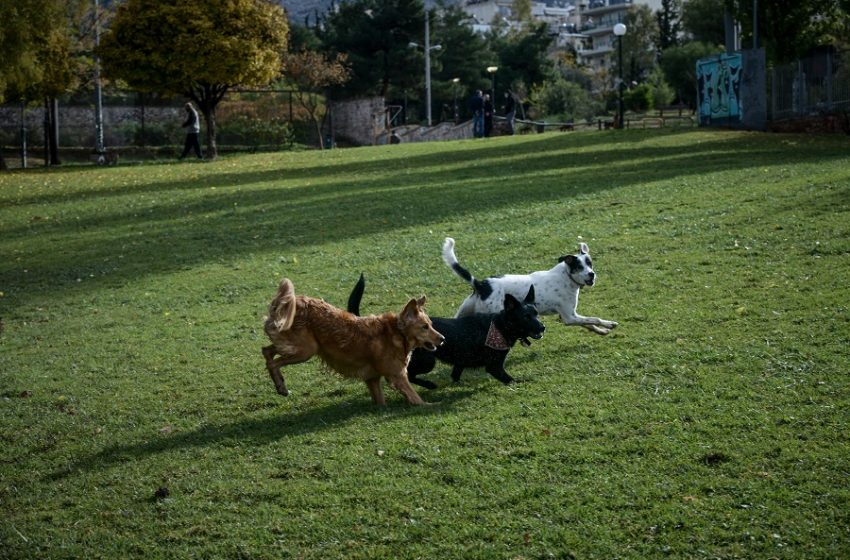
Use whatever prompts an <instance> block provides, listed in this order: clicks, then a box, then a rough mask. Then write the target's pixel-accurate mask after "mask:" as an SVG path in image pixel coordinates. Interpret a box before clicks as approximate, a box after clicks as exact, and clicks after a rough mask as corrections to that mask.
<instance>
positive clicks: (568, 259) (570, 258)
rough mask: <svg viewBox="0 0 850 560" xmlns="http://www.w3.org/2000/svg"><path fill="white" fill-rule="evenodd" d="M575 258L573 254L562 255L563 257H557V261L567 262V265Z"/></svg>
mask: <svg viewBox="0 0 850 560" xmlns="http://www.w3.org/2000/svg"><path fill="white" fill-rule="evenodd" d="M575 260H576V256H575V255H564V256H563V257H560V258H559V259H558V262H559V263H567V265H568V266H569V265H572V264H573V262H574V261H575Z"/></svg>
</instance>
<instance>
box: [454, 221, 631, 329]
mask: <svg viewBox="0 0 850 560" xmlns="http://www.w3.org/2000/svg"><path fill="white" fill-rule="evenodd" d="M443 260H444V261H446V264H447V265H449V266H450V267H451V269H452V270H453V271H454V272H455V274H457V275H458V276H460V277H461V278H462V279H463V280H465V281H466V282H468V283H469V284H470V285H471V286H472V290H473V292H472V294H471V295H470V296H469V297H467V298H466V299H465V300H464V301H463V303H462V304H461V305H460V308H459V309H458V310H457V315H456V317H464V316H466V315H472V314H473V313H499V312H500V311H501V310H502V302H503V301H504V300H505V294H506V293H507V294H511V295H512V296H514V297H516V298H519V299H520V300H521V299H522V298H523V297H524V296H525V294H527V293H528V289H529V288H530V287H531V286H532V285H533V286H534V293H535V300H534V302H535V305H536V306H537V311H538V312H539V313H540V314H541V315H559V316H560V317H561V321H563V323H564V324H565V325H578V326H581V327H584V328H586V329H588V330H590V331H593V332H595V333H596V334H602V335H605V334H608V333H609V332H611V329H613V328H615V327H616V326H617V324H618V323H617V322H615V321H608V320H606V319H600V318H599V317H585V316H583V315H579V314H578V313H576V308H577V307H578V294H579V291H580V290H581V289H582V288H583V287H585V286H593V285H594V284H595V283H596V273H595V272H593V266H592V265H593V263H592V262H591V260H590V251H589V250H588V248H587V244H586V243H582V244H581V245H580V250H579V253H578V254H577V255H566V256H563V257H561V258H559V259H558V264H557V265H555V267H554V268H551V269H549V270H538V271H537V272H532V273H530V274H505V275H502V276H490V277H488V278H485V279H484V280H477V279H475V277H474V276H472V274H470V273H469V271H468V270H466V269H465V268H464V267H462V266H461V265H460V263H458V262H457V257H456V256H455V240H454V239H452V238H451V237H446V240H445V242H444V243H443Z"/></svg>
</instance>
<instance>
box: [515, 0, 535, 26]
mask: <svg viewBox="0 0 850 560" xmlns="http://www.w3.org/2000/svg"><path fill="white" fill-rule="evenodd" d="M511 17H512V18H513V20H514V21H518V22H520V23H531V21H532V19H531V0H513V2H511Z"/></svg>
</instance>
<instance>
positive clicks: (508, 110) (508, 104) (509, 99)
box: [505, 90, 516, 135]
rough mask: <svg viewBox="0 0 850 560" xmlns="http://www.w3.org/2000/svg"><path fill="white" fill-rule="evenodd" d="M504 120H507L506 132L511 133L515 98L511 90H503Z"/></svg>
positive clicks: (514, 113) (513, 121)
mask: <svg viewBox="0 0 850 560" xmlns="http://www.w3.org/2000/svg"><path fill="white" fill-rule="evenodd" d="M505 122H507V129H508V134H511V135H513V134H514V123H515V122H516V99H515V98H514V94H513V92H512V91H511V90H508V91H506V92H505Z"/></svg>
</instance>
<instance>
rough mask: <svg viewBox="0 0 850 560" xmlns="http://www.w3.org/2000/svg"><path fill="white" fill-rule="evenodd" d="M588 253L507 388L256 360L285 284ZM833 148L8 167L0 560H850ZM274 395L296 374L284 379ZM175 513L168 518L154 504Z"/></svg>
mask: <svg viewBox="0 0 850 560" xmlns="http://www.w3.org/2000/svg"><path fill="white" fill-rule="evenodd" d="M446 235H451V236H453V237H455V238H456V239H457V253H458V257H459V259H460V261H461V263H463V264H464V265H466V266H467V267H468V268H470V270H471V271H472V272H473V273H474V274H476V275H478V276H486V275H489V274H498V273H506V272H525V271H530V270H537V269H543V268H549V267H551V266H553V265H554V264H555V262H556V259H557V257H558V256H560V255H562V254H566V253H570V252H574V251H575V250H576V248H577V246H578V243H579V242H581V241H585V242H586V243H588V244H589V246H590V251H591V254H592V256H593V257H594V265H595V266H594V268H595V269H596V272H597V273H598V275H599V284H598V285H597V286H596V287H594V288H592V289H589V290H585V291H584V292H583V295H582V299H581V302H580V304H579V311H580V312H582V313H583V314H586V315H598V316H602V317H604V318H607V319H612V320H616V321H619V323H620V327H619V328H618V329H617V330H616V331H615V332H614V333H612V334H611V335H610V336H608V337H600V336H596V335H594V334H591V333H589V332H587V331H585V330H583V329H579V328H576V327H564V326H563V325H561V324H559V323H558V322H557V321H556V319H555V318H554V317H546V318H544V322H545V323H546V324H547V326H548V329H547V332H546V336H544V338H543V339H542V340H541V341H539V342H537V343H535V344H534V345H533V346H532V347H531V348H529V349H526V348H517V349H516V350H515V351H514V352H512V354H511V356H510V358H509V362H508V371H509V372H510V373H511V374H512V375H513V376H514V377H515V378H517V379H518V380H520V381H521V383H517V384H515V385H512V386H503V385H502V384H501V383H498V382H496V381H495V380H493V379H492V378H490V376H489V375H487V374H486V373H485V372H483V371H469V372H466V373H465V374H464V377H463V379H462V380H461V382H460V383H458V384H452V383H451V381H450V378H449V376H448V372H449V368H448V367H438V369H437V370H436V371H435V372H434V373H433V374H431V375H430V376H429V378H430V379H432V380H434V381H436V382H437V383H438V384H439V385H440V387H439V388H438V389H436V390H433V391H427V390H422V391H420V393H421V394H422V395H423V397H424V398H425V399H426V400H427V401H430V402H432V403H437V404H434V405H432V406H428V407H411V406H409V405H407V404H406V402H405V401H404V400H403V398H401V396H400V395H398V394H397V393H396V392H394V391H391V390H390V391H388V392H387V396H388V406H386V407H385V408H377V407H375V406H373V405H372V404H371V401H370V399H369V396H368V392H367V391H366V388H365V386H364V385H363V384H362V383H355V382H351V381H346V380H342V379H340V378H339V377H337V376H335V375H333V374H328V373H327V372H325V371H323V370H322V368H321V367H320V365H319V364H318V363H317V362H309V363H307V364H302V365H299V366H293V367H291V368H288V370H286V372H288V373H287V383H288V385H289V388H290V389H291V391H292V395H290V396H289V397H281V396H279V395H277V394H276V393H275V392H274V388H273V385H272V383H271V380H270V379H269V377H268V374H267V373H266V372H265V369H264V367H263V360H262V357H261V355H260V351H259V349H260V347H261V346H262V345H264V344H265V343H266V339H265V335H264V334H263V332H262V320H263V316H264V313H265V310H266V306H267V305H268V302H269V300H270V299H271V297H272V295H273V294H274V291H275V289H276V286H277V283H278V281H279V280H280V278H281V277H282V276H284V275H285V276H288V277H289V278H291V279H292V280H293V282H294V283H295V287H296V289H297V290H298V291H299V292H301V293H305V294H309V295H313V296H318V297H322V298H324V299H326V300H327V301H330V302H332V303H336V304H340V305H342V304H344V302H345V300H346V298H347V296H348V293H349V291H350V289H351V287H352V286H353V284H354V282H355V281H356V279H357V276H358V274H359V273H360V272H364V273H365V274H366V277H367V281H368V285H367V290H366V296H365V297H364V300H363V310H364V311H365V312H379V311H385V310H400V309H401V307H402V306H403V304H404V303H405V302H406V301H407V299H408V298H409V297H412V296H418V295H420V294H423V293H424V294H427V295H428V297H429V304H428V309H429V311H430V313H431V314H433V315H438V316H447V315H451V314H453V312H454V310H455V309H456V308H457V306H458V305H459V303H460V302H461V300H462V299H463V298H464V297H465V296H466V295H467V293H468V287H467V286H466V285H464V284H463V283H462V282H461V281H460V280H459V279H458V278H457V277H455V276H454V275H453V274H452V273H451V272H450V271H449V270H448V269H447V268H446V267H445V265H444V264H443V262H442V260H441V258H440V246H441V243H442V240H443V238H444V237H445V236H446ZM848 271H850V141H848V139H847V137H810V136H783V135H766V134H756V133H743V132H720V131H714V132H712V131H694V130H690V131H680V132H669V131H666V132H665V131H610V132H593V133H574V134H558V133H552V134H545V135H537V136H523V137H516V138H497V139H492V140H487V141H463V142H453V143H434V144H419V145H399V146H391V147H379V148H364V149H351V150H333V151H327V152H324V153H319V152H306V153H282V154H260V155H245V156H238V157H226V158H222V159H220V160H218V161H216V162H213V163H207V164H196V163H185V164H149V165H138V166H120V167H114V168H92V167H79V168H67V169H58V170H50V171H31V172H26V173H21V172H12V173H5V174H0V317H2V324H3V327H4V328H3V330H2V334H0V450H1V451H0V557H3V558H21V559H23V558H252V559H253V558H257V559H260V558H269V559H271V558H275V559H279V558H311V559H327V558H387V559H396V558H425V559H430V558H444V559H449V558H452V559H453V558H464V559H465V558H482V559H485V558H486V559H491V558H506V559H522V558H528V559H531V558H600V559H611V558H668V557H669V558H789V559H792V558H793V559H799V558H842V557H843V558H847V557H850V507H848V504H850V429H848V428H850V408H849V407H850V378H848V363H850V344H848V343H850V313H848V305H850V303H848V302H850V286H848ZM286 372H285V373H286ZM160 488H167V489H168V495H167V496H163V495H160V496H159V497H157V496H156V495H155V494H156V492H157V490H158V489H160Z"/></svg>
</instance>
